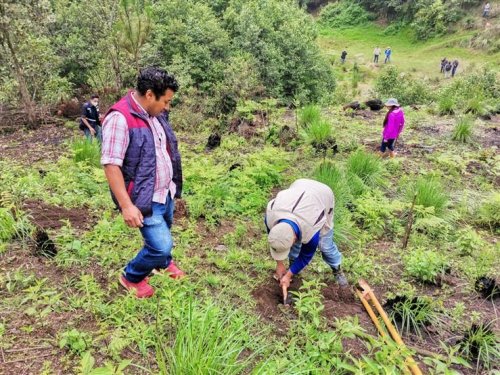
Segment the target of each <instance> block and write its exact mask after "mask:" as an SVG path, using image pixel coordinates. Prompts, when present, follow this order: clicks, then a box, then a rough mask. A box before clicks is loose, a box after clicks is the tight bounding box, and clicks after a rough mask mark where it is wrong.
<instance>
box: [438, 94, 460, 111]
mask: <svg viewBox="0 0 500 375" xmlns="http://www.w3.org/2000/svg"><path fill="white" fill-rule="evenodd" d="M456 105H457V104H456V101H455V98H454V97H453V95H451V93H450V92H448V91H447V92H444V93H443V94H442V95H441V96H440V97H439V98H438V102H437V107H438V113H439V114H440V115H441V116H444V115H452V114H454V113H455V110H456Z"/></svg>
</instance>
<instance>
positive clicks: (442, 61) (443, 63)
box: [441, 57, 448, 73]
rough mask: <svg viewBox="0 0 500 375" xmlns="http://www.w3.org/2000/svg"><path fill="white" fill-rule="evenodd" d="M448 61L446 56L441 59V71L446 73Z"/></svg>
mask: <svg viewBox="0 0 500 375" xmlns="http://www.w3.org/2000/svg"><path fill="white" fill-rule="evenodd" d="M447 63H448V60H446V57H444V58H443V59H442V60H441V73H444V67H445V66H446V64H447Z"/></svg>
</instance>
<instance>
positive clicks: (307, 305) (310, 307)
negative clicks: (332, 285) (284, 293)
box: [292, 280, 326, 328]
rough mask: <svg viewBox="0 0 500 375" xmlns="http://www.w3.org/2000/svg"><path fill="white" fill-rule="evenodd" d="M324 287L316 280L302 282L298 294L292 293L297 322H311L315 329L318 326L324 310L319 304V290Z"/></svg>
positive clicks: (320, 297)
mask: <svg viewBox="0 0 500 375" xmlns="http://www.w3.org/2000/svg"><path fill="white" fill-rule="evenodd" d="M325 286H326V284H323V283H321V282H318V281H317V280H311V281H304V283H303V284H302V286H301V287H300V289H299V291H298V292H292V293H293V294H294V296H295V298H294V306H295V309H296V310H297V313H298V315H299V320H305V321H308V322H311V323H312V324H314V326H315V327H316V328H318V327H319V326H320V323H321V312H322V311H323V310H324V308H325V307H324V306H323V303H322V302H321V300H322V295H321V288H322V287H325Z"/></svg>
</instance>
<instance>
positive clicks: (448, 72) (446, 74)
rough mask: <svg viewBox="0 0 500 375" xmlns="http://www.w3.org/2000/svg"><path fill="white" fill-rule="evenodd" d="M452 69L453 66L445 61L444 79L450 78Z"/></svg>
mask: <svg viewBox="0 0 500 375" xmlns="http://www.w3.org/2000/svg"><path fill="white" fill-rule="evenodd" d="M452 68H453V65H452V64H451V61H447V62H446V65H445V67H444V78H450V77H451V70H452Z"/></svg>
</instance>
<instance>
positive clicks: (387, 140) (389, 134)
mask: <svg viewBox="0 0 500 375" xmlns="http://www.w3.org/2000/svg"><path fill="white" fill-rule="evenodd" d="M385 106H386V107H387V108H388V111H387V114H386V115H385V118H384V123H383V127H384V129H383V130H382V145H381V146H380V153H381V155H384V154H385V151H386V150H387V149H389V156H390V157H391V158H393V157H395V156H396V152H395V151H394V149H395V146H396V141H397V139H398V138H399V136H400V134H401V132H402V131H403V128H404V126H405V116H404V113H403V110H402V109H401V107H400V105H399V103H398V100H397V99H394V98H391V99H389V100H387V102H386V103H385Z"/></svg>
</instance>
